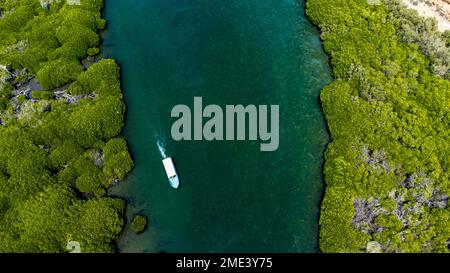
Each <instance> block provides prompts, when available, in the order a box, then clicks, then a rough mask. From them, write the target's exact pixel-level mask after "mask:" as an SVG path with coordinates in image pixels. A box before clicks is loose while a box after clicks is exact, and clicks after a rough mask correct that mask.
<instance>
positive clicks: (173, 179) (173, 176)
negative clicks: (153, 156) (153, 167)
mask: <svg viewBox="0 0 450 273" xmlns="http://www.w3.org/2000/svg"><path fill="white" fill-rule="evenodd" d="M162 162H163V165H164V169H166V173H167V178H169V182H170V185H171V186H172V187H173V188H174V189H178V186H179V185H180V180H179V179H178V174H177V170H176V169H175V164H174V163H173V160H172V158H171V157H168V158H166V159H163V161H162Z"/></svg>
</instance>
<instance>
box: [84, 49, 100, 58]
mask: <svg viewBox="0 0 450 273" xmlns="http://www.w3.org/2000/svg"><path fill="white" fill-rule="evenodd" d="M99 53H100V49H99V48H98V47H91V48H89V49H88V50H87V54H88V55H89V56H95V55H98V54H99Z"/></svg>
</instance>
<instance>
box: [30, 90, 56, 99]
mask: <svg viewBox="0 0 450 273" xmlns="http://www.w3.org/2000/svg"><path fill="white" fill-rule="evenodd" d="M31 96H32V97H33V98H35V99H41V100H49V99H52V98H53V92H50V91H39V90H34V91H33V92H31Z"/></svg>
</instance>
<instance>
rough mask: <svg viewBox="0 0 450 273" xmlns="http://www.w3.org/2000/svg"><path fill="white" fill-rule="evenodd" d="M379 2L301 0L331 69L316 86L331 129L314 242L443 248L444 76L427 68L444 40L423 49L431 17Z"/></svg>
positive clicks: (448, 213)
mask: <svg viewBox="0 0 450 273" xmlns="http://www.w3.org/2000/svg"><path fill="white" fill-rule="evenodd" d="M388 2H389V3H390V5H389V6H387V5H385V4H382V5H369V4H368V3H367V1H363V0H334V1H328V0H308V1H307V14H308V16H309V18H310V19H311V20H312V21H313V22H314V23H315V24H316V25H318V26H319V27H320V29H321V32H322V33H321V37H322V39H323V43H324V47H325V50H326V51H327V53H328V54H329V55H330V58H331V64H332V66H333V72H334V75H335V78H336V80H335V81H334V82H333V83H332V84H330V85H329V86H327V87H326V88H325V89H324V90H323V91H322V93H321V101H322V105H323V109H324V112H325V116H326V119H327V123H328V127H329V130H330V133H331V137H332V139H333V141H332V143H331V144H330V145H329V146H328V149H327V152H326V163H325V171H324V172H325V180H326V185H327V188H326V193H325V197H324V200H323V203H322V210H321V217H320V224H321V227H320V248H321V250H322V251H324V252H365V251H369V250H370V247H368V246H369V245H373V244H374V243H375V244H379V245H380V246H381V250H382V251H384V252H448V251H449V249H448V247H447V241H446V240H448V238H450V230H449V228H448V227H447V226H448V219H449V217H450V210H449V209H448V208H447V206H448V199H449V198H448V196H449V195H450V181H449V175H448V170H449V168H450V161H449V155H450V145H449V143H450V142H449V141H450V128H449V125H448V124H449V107H448V106H449V105H450V81H449V80H446V79H445V77H441V76H445V75H443V74H442V73H440V72H439V71H437V69H436V65H437V64H438V63H439V62H441V61H442V62H444V63H445V62H447V64H448V60H449V59H448V58H447V57H444V58H443V59H442V58H440V57H439V56H446V55H445V54H444V55H442V54H441V55H439V54H437V53H436V52H438V51H439V52H444V51H445V52H448V50H449V48H448V44H446V45H443V44H442V43H440V44H439V47H440V48H434V49H432V48H431V47H430V46H432V45H431V44H430V43H429V39H428V40H427V38H426V37H437V35H440V34H438V33H436V31H435V28H434V26H433V25H432V24H431V25H429V22H423V19H421V18H419V17H418V16H417V14H415V15H414V14H408V15H407V16H406V15H405V16H403V17H402V15H404V12H405V11H404V10H401V11H400V10H396V9H394V8H393V6H392V2H393V1H391V0H390V1H388ZM412 26H414V27H417V29H416V30H417V31H418V32H413V33H406V32H405V31H406V30H407V29H408V27H412ZM421 26H422V27H421ZM427 35H428V36H427ZM447 35H448V34H447ZM406 37H413V38H414V39H406ZM442 37H445V36H442ZM439 39H444V38H439ZM436 50H437V51H436ZM423 52H428V53H429V54H428V56H427V55H425V54H423ZM434 53H436V54H435V55H433V54H434ZM439 58H440V59H439ZM444 70H445V69H444ZM441 72H442V71H441ZM441 221H442V222H441ZM445 238H446V239H445Z"/></svg>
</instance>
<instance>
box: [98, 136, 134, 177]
mask: <svg viewBox="0 0 450 273" xmlns="http://www.w3.org/2000/svg"><path fill="white" fill-rule="evenodd" d="M104 152H105V163H104V168H103V172H104V173H105V174H106V175H107V176H108V177H116V178H118V179H119V180H123V179H124V178H125V175H126V174H127V173H129V172H130V171H131V168H132V167H133V161H132V159H131V157H130V154H129V153H128V148H127V144H126V142H125V140H123V139H121V138H116V139H112V140H110V141H109V142H108V143H106V145H105V149H104Z"/></svg>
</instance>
